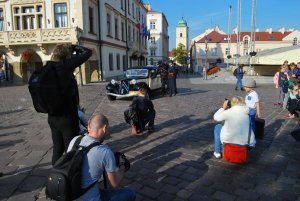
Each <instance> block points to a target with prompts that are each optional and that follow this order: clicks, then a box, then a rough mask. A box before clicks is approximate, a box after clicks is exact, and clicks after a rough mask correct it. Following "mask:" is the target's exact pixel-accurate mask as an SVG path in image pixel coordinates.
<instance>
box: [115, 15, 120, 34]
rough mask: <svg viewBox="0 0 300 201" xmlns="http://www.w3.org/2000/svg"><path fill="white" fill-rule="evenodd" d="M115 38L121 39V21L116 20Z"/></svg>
mask: <svg viewBox="0 0 300 201" xmlns="http://www.w3.org/2000/svg"><path fill="white" fill-rule="evenodd" d="M115 38H116V39H119V20H118V18H115Z"/></svg>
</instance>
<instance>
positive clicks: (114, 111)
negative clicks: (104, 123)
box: [0, 76, 300, 201]
mask: <svg viewBox="0 0 300 201" xmlns="http://www.w3.org/2000/svg"><path fill="white" fill-rule="evenodd" d="M195 79H202V78H197V76H194V77H193V81H194V82H193V83H198V84H191V80H190V79H188V78H184V77H183V78H179V79H178V88H179V94H178V95H177V96H175V97H171V98H170V97H166V96H165V97H161V96H159V94H158V93H156V94H155V98H154V100H153V102H154V105H155V108H156V111H157V117H156V121H155V124H156V125H155V129H156V131H155V132H154V133H152V134H147V133H143V134H141V135H138V136H137V137H132V136H131V134H130V128H129V125H127V124H126V123H125V122H124V117H123V111H124V109H125V108H126V107H127V106H128V105H129V104H130V100H128V99H127V100H116V101H113V102H110V101H108V100H107V98H106V97H105V94H104V92H105V91H104V88H105V84H104V83H101V84H91V85H88V86H84V87H83V88H81V89H80V93H81V94H80V95H81V101H82V104H83V106H85V107H86V108H87V114H88V115H90V114H92V112H94V111H101V112H103V113H104V114H106V115H107V116H108V118H109V121H110V128H109V134H110V135H109V137H108V139H107V140H106V143H107V144H109V146H111V147H112V149H113V150H114V151H122V152H125V154H126V155H127V156H128V158H129V159H130V161H131V162H132V167H131V169H130V170H129V171H128V172H127V173H126V176H125V179H124V180H123V182H122V185H131V186H132V187H133V188H134V189H135V190H136V192H137V200H138V201H151V200H158V201H160V200H161V201H168V200H178V201H179V200H180V201H183V200H184V201H185V200H186V201H188V200H189V201H194V200H195V201H206V200H222V201H223V200H224V201H244V200H249V201H250V200H251V201H252V200H253V201H254V200H260V201H267V200H270V201H271V200H272V201H277V200H281V201H295V200H298V201H300V171H299V170H300V155H299V153H300V152H299V151H300V144H299V142H296V141H294V139H293V138H291V136H290V135H289V132H290V131H291V129H293V128H295V127H296V122H295V120H293V119H285V118H283V114H285V112H284V111H282V110H281V109H279V108H275V107H274V106H273V101H272V100H273V99H274V97H275V93H274V92H275V90H274V88H273V86H272V85H263V84H261V85H258V87H257V89H256V90H257V91H258V93H259V94H260V97H261V103H262V110H263V112H262V115H263V118H264V119H265V120H266V127H265V138H264V139H263V140H258V142H257V147H256V148H255V149H254V150H252V151H251V153H250V157H249V163H248V164H247V165H234V164H229V163H226V162H224V161H222V160H221V159H215V158H214V157H213V127H214V125H215V122H214V121H213V119H212V116H213V114H214V112H215V111H216V110H217V109H218V108H219V107H220V106H221V104H222V102H223V100H224V98H230V97H232V96H233V95H241V96H244V95H245V94H244V92H241V91H235V90H234V86H233V85H232V84H226V83H224V84H205V83H203V82H195V81H197V80H195ZM0 93H1V97H0V139H1V140H0V156H1V157H0V168H1V170H0V171H2V172H3V173H4V176H3V177H1V178H0V199H1V200H46V197H45V195H44V188H43V186H44V184H45V176H46V175H47V172H48V170H49V168H50V167H51V165H50V164H51V163H50V161H51V156H52V141H51V135H50V129H49V127H48V124H47V121H46V115H44V114H37V113H36V112H35V111H34V109H33V108H32V103H31V100H30V98H29V94H28V91H27V88H26V86H13V87H2V88H0Z"/></svg>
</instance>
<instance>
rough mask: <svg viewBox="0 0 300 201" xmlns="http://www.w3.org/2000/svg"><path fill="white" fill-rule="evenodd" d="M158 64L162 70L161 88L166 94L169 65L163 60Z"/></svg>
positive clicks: (160, 70)
mask: <svg viewBox="0 0 300 201" xmlns="http://www.w3.org/2000/svg"><path fill="white" fill-rule="evenodd" d="M158 66H159V72H160V82H161V90H162V93H163V96H164V95H165V94H166V92H167V89H168V66H167V65H166V64H163V63H162V62H159V64H158Z"/></svg>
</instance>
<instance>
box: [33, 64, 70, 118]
mask: <svg viewBox="0 0 300 201" xmlns="http://www.w3.org/2000/svg"><path fill="white" fill-rule="evenodd" d="M28 88H29V92H30V95H31V98H32V102H33V106H34V108H35V110H36V111H37V112H40V113H48V114H50V115H60V114H63V113H64V111H65V101H64V96H63V93H62V89H61V87H60V84H59V80H58V75H57V72H56V69H55V66H54V65H52V62H47V64H46V65H45V66H44V67H42V68H40V69H38V70H35V71H34V72H33V74H32V75H31V76H30V79H29V82H28Z"/></svg>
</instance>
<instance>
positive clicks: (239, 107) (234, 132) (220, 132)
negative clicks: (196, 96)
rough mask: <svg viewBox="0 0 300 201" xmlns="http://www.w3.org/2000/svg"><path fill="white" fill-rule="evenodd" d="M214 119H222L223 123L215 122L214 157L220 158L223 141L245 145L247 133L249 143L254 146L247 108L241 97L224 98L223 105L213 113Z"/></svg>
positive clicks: (220, 120)
mask: <svg viewBox="0 0 300 201" xmlns="http://www.w3.org/2000/svg"><path fill="white" fill-rule="evenodd" d="M229 106H230V107H229ZM214 120H215V121H218V122H222V121H224V125H222V124H217V125H216V126H215V128H214V141H215V149H214V155H215V157H216V158H221V155H222V144H223V143H232V144H238V145H247V144H248V136H249V134H250V141H249V145H250V146H252V147H254V146H255V137H254V133H253V131H252V129H251V128H250V127H249V126H250V118H249V108H248V107H247V106H246V104H245V100H244V99H243V98H242V97H240V96H235V97H233V98H232V99H231V101H229V100H227V99H225V101H224V103H223V106H222V107H221V108H220V109H219V110H218V111H217V112H216V113H215V114H214ZM249 131H250V133H249Z"/></svg>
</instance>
